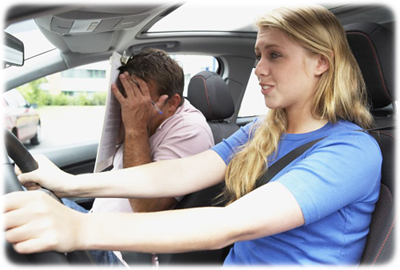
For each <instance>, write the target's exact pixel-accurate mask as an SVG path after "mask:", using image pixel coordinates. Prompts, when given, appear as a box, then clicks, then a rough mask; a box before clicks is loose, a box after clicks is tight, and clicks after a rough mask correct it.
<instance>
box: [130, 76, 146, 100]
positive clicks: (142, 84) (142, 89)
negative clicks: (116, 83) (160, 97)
mask: <svg viewBox="0 0 400 270" xmlns="http://www.w3.org/2000/svg"><path fill="white" fill-rule="evenodd" d="M132 79H133V80H135V81H136V83H137V87H138V88H139V90H140V92H141V93H142V95H143V96H148V97H150V91H149V86H148V85H147V83H146V82H145V81H143V80H142V79H140V78H139V77H137V76H135V75H132Z"/></svg>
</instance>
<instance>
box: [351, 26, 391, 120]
mask: <svg viewBox="0 0 400 270" xmlns="http://www.w3.org/2000/svg"><path fill="white" fill-rule="evenodd" d="M344 28H345V31H346V35H347V40H348V42H349V45H350V47H351V49H352V52H353V54H354V56H355V58H356V59H357V62H358V64H359V66H360V69H361V72H362V74H363V77H364V81H365V83H366V86H367V91H368V95H369V99H370V102H371V104H372V113H373V115H374V116H375V117H376V118H378V119H377V122H380V121H384V120H385V119H381V118H379V117H391V116H392V115H393V109H383V108H385V107H387V106H388V105H391V104H392V103H393V102H394V100H395V96H394V94H395V87H394V76H395V70H394V61H393V59H394V57H395V55H394V46H395V44H394V33H393V31H391V30H390V29H388V28H385V27H384V26H381V25H379V24H376V23H367V22H364V23H355V24H350V25H346V26H345V27H344ZM392 108H393V107H392ZM386 120H387V119H386ZM386 122H387V121H386ZM378 124H380V123H378Z"/></svg>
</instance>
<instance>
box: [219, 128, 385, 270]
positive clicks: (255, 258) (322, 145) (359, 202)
mask: <svg viewBox="0 0 400 270" xmlns="http://www.w3.org/2000/svg"><path fill="white" fill-rule="evenodd" d="M254 123H255V122H252V123H250V124H248V125H247V126H245V127H242V128H240V129H239V130H238V131H237V132H236V133H235V134H233V135H232V136H231V137H230V138H228V139H227V140H224V141H222V142H221V143H219V144H218V145H216V146H214V147H213V148H212V149H213V150H214V151H215V152H217V153H218V154H219V155H220V156H221V157H222V158H223V159H224V161H225V163H226V164H228V163H229V162H230V160H231V157H232V156H233V155H234V153H235V149H236V148H237V147H238V146H240V145H243V144H244V143H246V142H247V141H248V140H249V138H250V137H251V135H250V132H249V131H250V127H251V126H252V125H253V124H254ZM360 130H361V128H360V127H359V126H357V125H355V124H353V123H350V122H347V121H339V122H338V123H336V124H331V123H328V124H326V125H325V126H324V127H322V128H321V129H319V130H316V131H313V132H310V133H304V134H283V135H282V138H281V142H280V143H279V146H278V152H277V156H276V157H275V158H271V157H268V163H269V166H271V165H272V164H273V163H274V162H275V161H276V160H278V159H280V158H281V157H282V156H284V155H285V154H287V153H289V152H290V151H291V150H293V149H295V148H297V147H298V146H300V145H303V144H305V143H307V142H309V141H312V140H315V139H317V138H321V137H325V136H327V137H326V138H324V139H323V140H321V141H319V142H318V143H316V144H315V145H314V146H312V147H311V148H310V149H308V150H307V151H306V152H305V153H304V154H302V155H301V156H300V157H298V158H297V159H296V160H294V161H293V162H292V163H291V164H289V165H288V166H286V167H285V168H284V169H283V170H282V171H280V172H279V173H278V174H277V175H276V176H275V177H274V178H273V179H271V182H273V181H278V182H280V183H281V184H283V185H284V186H285V187H286V188H287V189H288V190H289V191H290V192H291V193H292V194H293V196H294V197H295V198H296V200H297V203H298V204H299V206H300V208H301V211H302V213H303V216H304V220H305V224H304V225H303V226H301V227H299V228H295V229H293V230H290V231H287V232H283V233H280V234H276V235H272V236H268V237H263V238H259V239H255V240H250V241H243V242H237V243H235V244H234V246H233V248H232V249H231V251H230V253H229V255H228V257H227V258H226V260H225V265H261V264H274V265H278V264H281V265H288V264H300V265H310V264H358V263H359V261H360V259H361V255H362V252H363V249H364V246H365V242H366V236H367V234H368V231H369V224H370V221H371V213H372V211H373V210H374V208H375V203H376V201H377V200H378V197H379V189H380V179H381V163H382V154H381V151H380V148H379V146H378V144H377V142H376V141H375V139H374V138H373V137H371V136H370V135H369V134H368V133H366V132H363V131H360ZM264 207H274V205H255V206H254V209H252V211H262V209H263V208H264Z"/></svg>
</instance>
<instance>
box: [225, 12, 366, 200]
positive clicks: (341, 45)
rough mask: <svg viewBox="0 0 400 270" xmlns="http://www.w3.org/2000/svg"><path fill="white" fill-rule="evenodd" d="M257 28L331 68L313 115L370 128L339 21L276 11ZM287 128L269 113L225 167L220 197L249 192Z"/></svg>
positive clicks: (278, 112)
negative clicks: (275, 32) (275, 33)
mask: <svg viewBox="0 0 400 270" xmlns="http://www.w3.org/2000/svg"><path fill="white" fill-rule="evenodd" d="M256 25H257V26H258V28H264V27H272V28H275V29H279V30H281V31H283V32H285V33H286V34H287V35H288V36H289V37H290V38H291V39H292V40H293V41H294V42H297V43H298V44H299V45H301V46H302V47H303V48H305V49H306V50H308V51H310V52H312V53H316V54H320V55H323V56H324V57H325V58H326V59H327V60H328V62H329V69H328V70H327V71H326V72H325V73H324V74H322V75H321V78H320V80H319V82H318V85H317V87H316V90H315V97H314V99H313V106H312V109H311V110H312V111H311V113H312V115H313V116H314V117H316V118H317V119H327V120H328V121H329V122H331V123H336V122H337V121H338V120H340V119H344V120H348V121H351V122H354V123H356V124H358V125H359V126H361V127H362V128H364V129H368V128H370V127H372V124H373V118H372V116H371V114H370V113H369V108H368V106H367V98H366V95H367V94H366V88H365V83H364V80H363V78H362V74H361V71H360V68H359V66H358V63H357V61H356V60H355V58H354V56H353V54H352V53H351V50H350V47H349V45H348V43H347V39H346V34H345V32H344V29H343V27H342V26H341V24H340V22H339V21H338V20H337V18H336V17H335V16H334V15H333V14H332V13H331V12H330V11H328V10H327V9H325V8H323V7H320V6H308V7H296V8H279V9H277V10H274V11H272V12H271V13H269V14H267V15H265V16H263V17H261V18H260V19H259V20H258V22H257V23H256ZM287 126H288V119H287V115H286V111H285V109H271V110H269V111H268V113H267V115H266V116H265V118H264V119H263V120H262V121H261V120H260V121H258V122H257V123H255V124H254V126H253V128H252V129H251V130H250V137H251V139H250V140H249V141H248V142H247V143H246V144H245V145H243V146H242V147H240V148H239V149H238V150H237V153H236V154H235V155H234V157H233V159H232V160H231V162H230V163H229V165H228V167H227V169H226V173H225V181H226V187H225V190H224V192H223V194H222V196H223V197H224V198H225V199H227V200H228V201H229V203H231V202H233V201H235V200H237V199H238V198H240V197H242V196H244V195H245V194H247V193H249V192H251V191H252V190H253V189H254V188H255V186H256V181H257V179H258V178H259V177H260V176H261V175H262V174H263V173H265V171H266V170H267V169H268V166H267V157H268V156H273V155H275V154H276V151H277V149H278V143H279V140H280V138H281V136H282V134H283V133H284V132H285V130H286V128H287Z"/></svg>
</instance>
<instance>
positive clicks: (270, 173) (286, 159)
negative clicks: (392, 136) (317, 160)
mask: <svg viewBox="0 0 400 270" xmlns="http://www.w3.org/2000/svg"><path fill="white" fill-rule="evenodd" d="M393 129H394V126H384V127H375V128H371V129H367V130H358V131H366V132H371V131H380V130H393ZM324 138H325V137H322V138H319V139H316V140H314V141H311V142H308V143H306V144H303V145H300V146H299V147H297V148H296V149H293V150H292V151H290V152H289V153H287V154H286V155H284V156H283V157H282V158H280V159H279V160H278V161H276V162H275V163H274V164H272V165H271V166H270V167H269V168H268V170H267V172H266V173H265V174H263V175H262V176H261V177H260V178H259V179H258V180H257V182H256V188H258V187H260V186H262V185H265V184H266V183H268V182H269V181H270V180H271V179H272V178H273V177H274V176H275V175H276V174H277V173H279V172H280V171H281V170H282V169H283V168H285V167H286V166H287V165H289V164H290V163H291V162H292V161H293V160H295V159H296V158H298V157H299V156H300V155H301V154H303V153H304V152H305V151H306V150H307V149H309V148H310V147H311V146H313V145H314V144H316V143H317V142H319V141H320V140H322V139H324Z"/></svg>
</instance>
